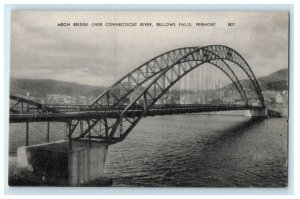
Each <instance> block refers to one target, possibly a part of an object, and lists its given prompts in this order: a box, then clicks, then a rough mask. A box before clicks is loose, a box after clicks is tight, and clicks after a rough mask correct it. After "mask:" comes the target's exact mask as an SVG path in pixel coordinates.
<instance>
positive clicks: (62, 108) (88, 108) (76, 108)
mask: <svg viewBox="0 0 300 199" xmlns="http://www.w3.org/2000/svg"><path fill="white" fill-rule="evenodd" d="M43 107H44V108H45V111H42V112H41V111H40V109H38V108H37V107H36V106H28V107H26V111H25V110H23V111H22V112H21V110H18V109H16V110H17V111H18V113H16V114H20V113H23V114H39V113H48V112H47V111H46V110H55V111H57V113H67V112H68V113H72V112H75V113H78V112H103V113H112V112H113V113H117V112H122V110H124V109H125V108H126V105H119V106H113V105H105V106H103V105H101V106H99V105H80V104H44V105H43ZM199 108H201V109H203V108H207V109H218V108H219V109H222V110H226V108H228V109H238V108H240V109H245V108H249V109H259V108H261V107H260V106H248V107H245V105H239V104H157V105H155V106H154V107H153V108H151V110H164V111H172V110H184V109H189V110H192V109H199ZM130 110H131V111H144V106H142V105H139V104H136V105H134V106H132V107H131V108H130Z"/></svg>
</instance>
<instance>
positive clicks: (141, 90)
mask: <svg viewBox="0 0 300 199" xmlns="http://www.w3.org/2000/svg"><path fill="white" fill-rule="evenodd" d="M225 60H226V61H227V62H232V63H235V64H236V65H237V66H239V67H240V68H241V69H242V71H244V72H245V74H246V75H247V77H248V78H249V79H250V80H251V83H252V85H253V86H254V88H255V91H256V93H257V96H258V98H259V100H260V103H261V108H264V107H265V103H264V98H263V96H262V93H261V89H260V86H259V84H258V82H257V79H256V77H255V75H254V73H253V71H252V70H251V68H250V66H249V65H248V63H247V62H246V61H245V59H244V58H243V57H242V56H241V55H240V54H239V53H238V52H236V51H235V50H233V49H232V48H229V47H227V46H222V45H211V46H205V47H188V48H179V49H175V50H172V51H168V52H166V53H163V54H161V55H159V56H157V57H155V58H153V59H151V60H150V61H148V62H146V63H144V64H142V65H141V66H139V67H138V68H136V69H135V70H133V71H131V72H130V73H128V74H126V75H125V76H123V77H122V78H121V79H120V80H119V81H117V82H116V83H115V84H113V85H112V86H111V87H110V88H108V89H107V90H105V91H104V92H103V93H102V94H101V95H100V96H99V97H97V98H96V99H95V100H94V101H93V103H92V104H91V105H100V106H107V105H112V106H113V107H116V108H117V109H118V107H121V106H122V107H123V108H119V110H120V114H119V118H117V119H115V121H114V122H113V124H112V125H111V126H110V127H109V129H108V130H106V135H107V137H106V138H105V139H106V141H108V142H110V143H115V142H119V141H122V140H123V139H125V137H126V136H127V135H128V134H129V133H130V132H131V130H132V129H133V128H134V127H135V126H136V124H137V123H138V122H139V121H140V120H141V119H142V117H144V116H146V115H147V111H148V110H149V109H150V108H152V107H153V106H154V105H155V103H156V102H157V101H158V100H159V99H160V98H161V97H162V96H163V95H164V94H165V93H166V92H168V90H169V89H170V88H171V87H172V86H173V85H174V84H175V83H176V82H178V81H179V80H180V79H181V78H182V77H183V76H185V75H186V74H188V73H189V72H191V71H192V70H194V69H195V68H197V67H199V66H201V65H203V64H204V63H208V64H211V65H212V66H215V67H217V68H218V69H220V70H221V71H222V72H224V73H225V74H226V76H227V77H228V78H229V79H230V80H231V81H232V83H233V84H234V86H235V88H236V89H237V91H238V92H239V94H240V95H241V98H242V100H243V101H244V103H245V107H248V106H249V104H248V98H247V96H246V93H245V89H244V88H243V86H242V85H241V82H240V79H239V78H238V77H237V75H236V74H235V72H234V70H233V69H232V67H230V65H229V64H228V63H227V62H226V61H225ZM126 98H127V99H130V100H127V101H126V100H125V99H126ZM124 104H125V105H126V107H125V108H124ZM137 104H138V105H142V106H138V107H140V109H141V110H142V112H143V113H142V114H141V115H139V116H137V117H135V118H130V119H129V118H128V117H127V115H128V112H129V111H130V110H132V109H133V107H135V108H136V107H137Z"/></svg>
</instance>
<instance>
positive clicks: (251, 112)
mask: <svg viewBox="0 0 300 199" xmlns="http://www.w3.org/2000/svg"><path fill="white" fill-rule="evenodd" d="M244 114H245V115H244V116H246V117H266V116H268V109H266V108H264V109H248V110H245V113H244Z"/></svg>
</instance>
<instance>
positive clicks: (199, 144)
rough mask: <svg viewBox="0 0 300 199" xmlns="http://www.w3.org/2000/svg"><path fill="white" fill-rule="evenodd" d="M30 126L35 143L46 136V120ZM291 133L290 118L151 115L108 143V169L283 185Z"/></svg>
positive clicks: (56, 133)
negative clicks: (289, 132) (122, 138)
mask: <svg viewBox="0 0 300 199" xmlns="http://www.w3.org/2000/svg"><path fill="white" fill-rule="evenodd" d="M24 126H25V125H24V124H12V125H10V128H11V130H10V155H11V156H13V155H15V151H16V147H17V146H20V145H24V135H22V134H20V129H24ZM55 128H56V130H55ZM31 129H32V130H31V134H30V136H31V139H30V143H31V144H34V143H38V142H41V141H43V140H45V132H46V131H45V125H44V126H42V125H41V124H35V125H33V124H32V127H31ZM62 129H63V128H62V126H61V125H59V124H57V125H54V126H52V133H51V138H52V140H56V139H61V138H63V130H62ZM23 134H24V133H23ZM33 134H34V135H33ZM287 138H288V134H287V119H286V118H267V119H259V120H257V119H256V120H254V119H250V118H248V117H241V116H224V115H223V116H222V115H198V114H186V115H171V116H157V117H147V118H144V119H142V120H141V122H140V123H139V124H138V125H137V126H136V127H135V128H134V129H133V130H132V132H131V133H130V134H129V136H128V137H127V138H126V139H125V140H124V141H123V142H121V143H117V144H115V145H112V146H110V147H109V151H108V157H107V161H106V165H105V170H104V172H105V173H106V174H107V175H108V176H110V177H112V178H113V186H133V187H135V186H146V187H148V186H151V187H170V186H171V187H174V186H184V187H284V186H286V185H287Z"/></svg>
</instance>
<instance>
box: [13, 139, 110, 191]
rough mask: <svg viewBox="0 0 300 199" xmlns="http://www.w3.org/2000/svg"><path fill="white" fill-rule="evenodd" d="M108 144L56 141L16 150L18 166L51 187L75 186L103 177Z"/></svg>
mask: <svg viewBox="0 0 300 199" xmlns="http://www.w3.org/2000/svg"><path fill="white" fill-rule="evenodd" d="M107 152H108V144H106V143H103V142H97V141H91V142H88V141H72V142H71V143H69V141H65V140H63V141H58V142H53V143H47V144H39V145H33V146H28V147H19V148H18V152H17V153H18V154H17V156H18V157H17V161H18V166H19V167H26V166H27V167H28V166H29V167H31V168H32V170H33V172H34V174H36V175H37V176H41V178H42V179H41V180H47V182H49V183H50V184H53V185H71V186H77V185H82V184H85V183H88V182H90V181H93V180H96V179H99V178H101V177H103V169H104V165H105V161H106V156H107Z"/></svg>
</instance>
